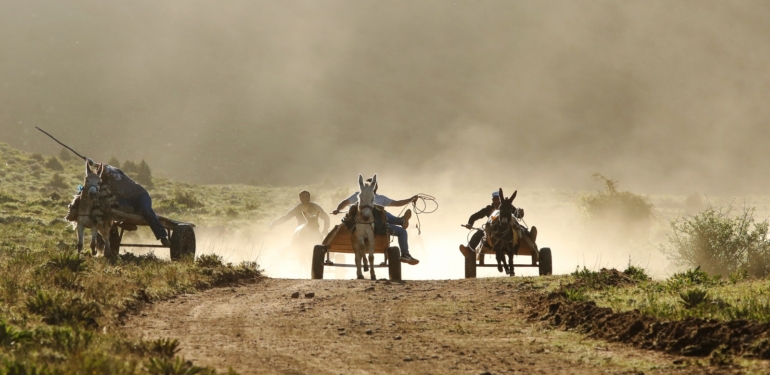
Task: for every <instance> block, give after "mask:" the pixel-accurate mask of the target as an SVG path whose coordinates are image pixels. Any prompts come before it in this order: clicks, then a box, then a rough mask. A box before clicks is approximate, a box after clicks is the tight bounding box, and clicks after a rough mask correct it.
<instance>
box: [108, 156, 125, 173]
mask: <svg viewBox="0 0 770 375" xmlns="http://www.w3.org/2000/svg"><path fill="white" fill-rule="evenodd" d="M107 165H110V166H113V167H115V168H118V169H120V160H118V158H116V157H114V156H113V157H111V158H110V160H107ZM121 170H122V169H121ZM123 172H125V171H123Z"/></svg>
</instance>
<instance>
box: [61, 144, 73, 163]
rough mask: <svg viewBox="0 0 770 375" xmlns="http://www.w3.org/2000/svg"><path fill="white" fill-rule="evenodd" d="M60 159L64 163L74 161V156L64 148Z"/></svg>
mask: <svg viewBox="0 0 770 375" xmlns="http://www.w3.org/2000/svg"><path fill="white" fill-rule="evenodd" d="M59 159H61V160H62V161H70V160H72V154H70V150H67V149H66V148H64V147H62V149H61V151H59Z"/></svg>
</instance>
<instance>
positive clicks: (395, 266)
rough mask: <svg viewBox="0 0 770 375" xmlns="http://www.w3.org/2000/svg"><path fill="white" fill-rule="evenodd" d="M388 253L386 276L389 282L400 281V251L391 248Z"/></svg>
mask: <svg viewBox="0 0 770 375" xmlns="http://www.w3.org/2000/svg"><path fill="white" fill-rule="evenodd" d="M386 251H387V252H388V276H389V277H390V280H391V281H401V250H399V249H398V247H396V246H391V247H389V248H388V250H386Z"/></svg>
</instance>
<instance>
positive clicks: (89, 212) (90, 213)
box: [73, 161, 112, 255]
mask: <svg viewBox="0 0 770 375" xmlns="http://www.w3.org/2000/svg"><path fill="white" fill-rule="evenodd" d="M104 173H105V168H104V165H100V166H99V169H98V170H97V173H94V172H92V171H91V167H89V166H88V162H87V161H86V177H85V180H84V181H83V191H81V192H80V203H79V204H78V211H77V212H78V213H77V221H76V223H73V226H75V225H77V230H78V254H80V252H81V251H83V238H84V237H85V234H84V229H85V228H91V254H92V255H96V233H97V232H99V233H100V234H101V235H102V239H104V250H105V251H106V253H107V254H109V253H110V228H112V220H110V219H109V218H107V217H105V215H104V213H102V212H101V210H100V209H99V207H98V205H99V191H100V185H101V182H102V181H103V177H104Z"/></svg>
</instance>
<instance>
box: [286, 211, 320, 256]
mask: <svg viewBox="0 0 770 375" xmlns="http://www.w3.org/2000/svg"><path fill="white" fill-rule="evenodd" d="M318 215H319V213H316V214H315V215H310V214H306V213H305V212H304V211H303V212H302V216H303V217H304V218H305V224H302V225H300V226H298V227H297V229H295V230H294V236H293V237H292V238H291V246H292V247H294V248H301V249H305V248H308V247H310V246H314V245H317V244H319V243H320V242H321V240H322V238H321V230H320V227H319V225H318Z"/></svg>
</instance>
